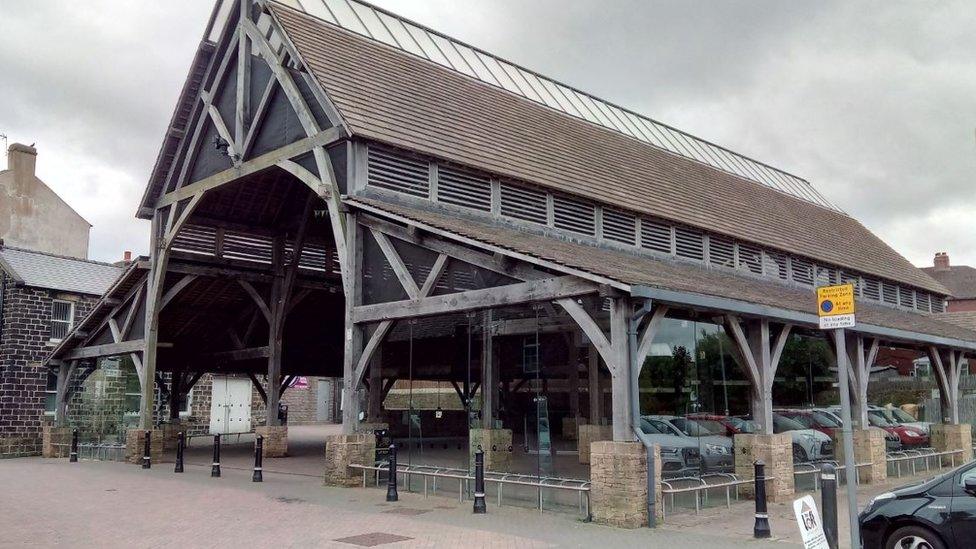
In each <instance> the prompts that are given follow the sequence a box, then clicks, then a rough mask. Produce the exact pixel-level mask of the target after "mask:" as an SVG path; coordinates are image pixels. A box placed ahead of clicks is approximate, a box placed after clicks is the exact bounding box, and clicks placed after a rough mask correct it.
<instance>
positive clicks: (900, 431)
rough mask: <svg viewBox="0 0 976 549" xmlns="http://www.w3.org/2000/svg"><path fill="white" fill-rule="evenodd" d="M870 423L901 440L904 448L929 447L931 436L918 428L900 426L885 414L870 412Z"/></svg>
mask: <svg viewBox="0 0 976 549" xmlns="http://www.w3.org/2000/svg"><path fill="white" fill-rule="evenodd" d="M868 423H870V424H871V425H873V426H874V427H880V428H882V429H884V430H885V431H888V432H889V433H891V434H893V435H897V436H898V439H899V440H901V446H902V448H906V449H908V448H924V447H927V446H928V445H929V435H928V433H925V432H923V431H922V430H921V429H918V428H916V427H910V426H908V425H899V424H897V423H893V422H891V421H889V420H888V418H886V417H885V416H884V414H883V413H878V412H875V411H874V410H870V411H868Z"/></svg>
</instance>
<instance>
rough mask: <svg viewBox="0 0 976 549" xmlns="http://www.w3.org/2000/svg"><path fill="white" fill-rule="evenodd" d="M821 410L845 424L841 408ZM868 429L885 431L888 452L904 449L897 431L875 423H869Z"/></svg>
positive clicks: (839, 422) (838, 422)
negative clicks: (883, 427)
mask: <svg viewBox="0 0 976 549" xmlns="http://www.w3.org/2000/svg"><path fill="white" fill-rule="evenodd" d="M819 411H820V412H821V413H822V414H824V415H826V416H828V417H830V418H832V419H833V420H834V421H835V422H836V423H837V425H838V426H840V425H843V423H842V422H841V420H840V410H837V411H834V410H833V409H819ZM868 429H877V430H878V431H881V432H882V433H884V438H885V451H886V452H897V451H899V450H901V449H902V444H901V437H899V436H898V434H897V433H890V432H888V431H886V430H884V429H882V428H881V427H875V426H873V425H869V426H868Z"/></svg>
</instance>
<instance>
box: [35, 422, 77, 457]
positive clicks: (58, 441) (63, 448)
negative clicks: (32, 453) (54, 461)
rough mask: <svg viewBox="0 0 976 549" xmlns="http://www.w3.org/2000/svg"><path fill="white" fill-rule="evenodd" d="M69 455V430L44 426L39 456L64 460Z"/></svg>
mask: <svg viewBox="0 0 976 549" xmlns="http://www.w3.org/2000/svg"><path fill="white" fill-rule="evenodd" d="M70 453H71V428H70V427H54V426H51V425H45V426H44V433H43V435H42V445H41V455H42V456H44V457H46V458H66V457H68V455H69V454H70Z"/></svg>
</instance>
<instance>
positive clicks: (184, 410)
mask: <svg viewBox="0 0 976 549" xmlns="http://www.w3.org/2000/svg"><path fill="white" fill-rule="evenodd" d="M192 405H193V389H190V390H189V391H188V392H187V393H186V394H185V395H183V396H181V397H180V415H181V416H188V415H190V407H191V406H192Z"/></svg>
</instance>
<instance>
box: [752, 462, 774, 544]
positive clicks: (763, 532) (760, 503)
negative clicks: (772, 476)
mask: <svg viewBox="0 0 976 549" xmlns="http://www.w3.org/2000/svg"><path fill="white" fill-rule="evenodd" d="M752 534H753V536H754V537H756V538H768V537H769V536H770V532H769V513H768V512H767V511H766V466H765V465H764V464H763V462H762V460H761V459H760V460H756V525H755V527H753V529H752Z"/></svg>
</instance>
